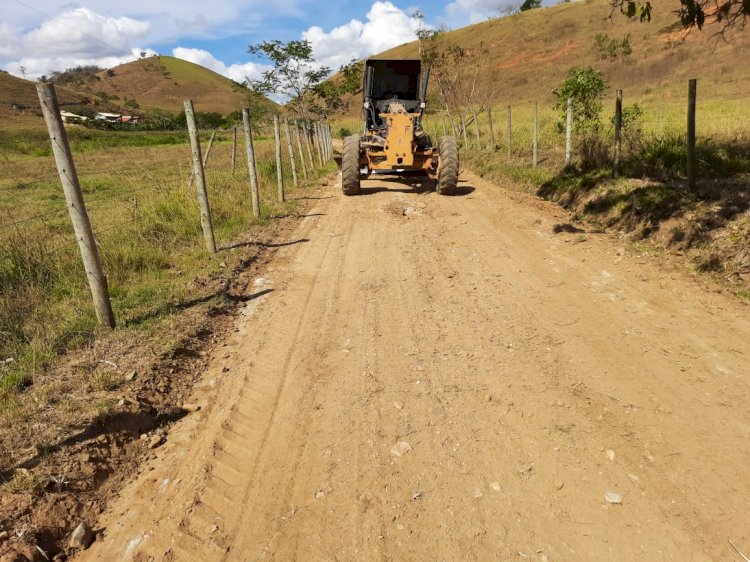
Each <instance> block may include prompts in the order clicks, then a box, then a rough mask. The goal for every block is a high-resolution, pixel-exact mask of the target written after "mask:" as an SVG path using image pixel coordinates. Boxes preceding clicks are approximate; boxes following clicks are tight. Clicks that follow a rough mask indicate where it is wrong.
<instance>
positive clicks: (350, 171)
mask: <svg viewBox="0 0 750 562" xmlns="http://www.w3.org/2000/svg"><path fill="white" fill-rule="evenodd" d="M341 191H343V192H344V195H357V194H359V192H360V177H359V135H350V136H348V137H346V138H345V139H344V150H343V151H342V153H341Z"/></svg>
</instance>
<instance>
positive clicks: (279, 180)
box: [273, 115, 284, 203]
mask: <svg viewBox="0 0 750 562" xmlns="http://www.w3.org/2000/svg"><path fill="white" fill-rule="evenodd" d="M273 135H274V139H275V141H276V180H277V183H278V192H279V203H283V202H284V175H283V169H282V168H281V131H280V130H279V116H278V115H274V116H273Z"/></svg>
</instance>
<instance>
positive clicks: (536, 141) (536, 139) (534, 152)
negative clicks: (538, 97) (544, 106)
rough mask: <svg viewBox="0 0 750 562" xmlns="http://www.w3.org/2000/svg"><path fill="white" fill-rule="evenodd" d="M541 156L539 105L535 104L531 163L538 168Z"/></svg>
mask: <svg viewBox="0 0 750 562" xmlns="http://www.w3.org/2000/svg"><path fill="white" fill-rule="evenodd" d="M538 156H539V104H538V103H537V102H534V132H533V134H532V140H531V163H532V166H534V168H536V166H537V163H538Z"/></svg>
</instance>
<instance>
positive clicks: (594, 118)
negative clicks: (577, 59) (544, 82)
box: [552, 66, 607, 132]
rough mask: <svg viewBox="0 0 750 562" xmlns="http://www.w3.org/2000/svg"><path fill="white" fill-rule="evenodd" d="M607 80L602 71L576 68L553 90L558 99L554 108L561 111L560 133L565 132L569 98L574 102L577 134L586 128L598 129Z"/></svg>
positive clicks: (574, 121)
mask: <svg viewBox="0 0 750 562" xmlns="http://www.w3.org/2000/svg"><path fill="white" fill-rule="evenodd" d="M606 89H607V79H606V78H605V77H604V73H603V72H602V71H601V70H595V69H593V68H592V67H590V66H588V67H578V66H574V67H572V68H571V69H569V70H568V75H567V76H566V77H565V80H563V81H562V83H561V84H560V86H559V87H558V88H557V89H556V90H553V92H552V93H553V94H554V95H555V97H556V98H557V102H555V105H554V108H555V109H557V110H558V111H560V122H559V129H560V131H561V132H562V131H564V130H565V122H566V111H567V103H568V98H571V99H572V100H573V108H572V109H573V126H574V129H575V130H576V131H577V132H580V131H582V130H583V129H586V128H593V129H598V128H599V126H600V124H601V123H600V114H601V112H602V96H603V95H604V90H606Z"/></svg>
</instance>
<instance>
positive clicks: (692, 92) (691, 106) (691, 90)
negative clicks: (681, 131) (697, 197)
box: [687, 78, 698, 189]
mask: <svg viewBox="0 0 750 562" xmlns="http://www.w3.org/2000/svg"><path fill="white" fill-rule="evenodd" d="M697 97H698V81H697V80H696V79H695V78H692V79H690V81H689V82H688V111H687V185H688V189H695V181H696V178H695V100H696V98H697Z"/></svg>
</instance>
